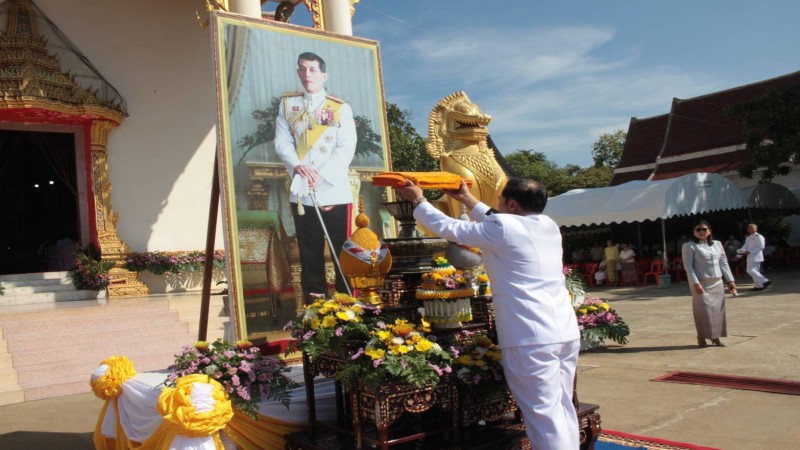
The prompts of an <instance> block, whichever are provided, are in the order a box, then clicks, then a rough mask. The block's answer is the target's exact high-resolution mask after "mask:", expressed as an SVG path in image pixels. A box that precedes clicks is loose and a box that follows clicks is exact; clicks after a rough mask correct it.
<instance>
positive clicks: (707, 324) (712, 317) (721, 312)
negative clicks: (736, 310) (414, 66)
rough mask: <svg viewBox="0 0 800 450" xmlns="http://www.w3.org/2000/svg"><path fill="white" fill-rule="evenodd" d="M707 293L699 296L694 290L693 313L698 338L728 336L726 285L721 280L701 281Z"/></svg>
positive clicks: (709, 279)
mask: <svg viewBox="0 0 800 450" xmlns="http://www.w3.org/2000/svg"><path fill="white" fill-rule="evenodd" d="M700 284H701V285H702V286H703V290H704V291H705V292H704V293H703V294H698V293H696V292H695V291H694V290H692V313H693V315H694V326H695V328H697V337H698V338H700V339H718V338H721V337H727V336H728V324H727V321H726V319H725V285H724V283H723V282H722V279H721V278H708V279H705V280H700Z"/></svg>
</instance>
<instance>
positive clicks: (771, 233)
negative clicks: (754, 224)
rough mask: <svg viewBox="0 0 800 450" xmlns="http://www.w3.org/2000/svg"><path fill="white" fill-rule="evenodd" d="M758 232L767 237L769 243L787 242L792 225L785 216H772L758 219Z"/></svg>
mask: <svg viewBox="0 0 800 450" xmlns="http://www.w3.org/2000/svg"><path fill="white" fill-rule="evenodd" d="M758 234H760V235H762V236H764V237H765V239H766V240H767V243H768V244H769V243H772V244H778V243H785V242H786V239H787V238H788V237H789V235H790V234H792V226H791V225H789V223H788V222H786V221H785V220H784V218H783V217H771V218H769V219H762V220H759V221H758Z"/></svg>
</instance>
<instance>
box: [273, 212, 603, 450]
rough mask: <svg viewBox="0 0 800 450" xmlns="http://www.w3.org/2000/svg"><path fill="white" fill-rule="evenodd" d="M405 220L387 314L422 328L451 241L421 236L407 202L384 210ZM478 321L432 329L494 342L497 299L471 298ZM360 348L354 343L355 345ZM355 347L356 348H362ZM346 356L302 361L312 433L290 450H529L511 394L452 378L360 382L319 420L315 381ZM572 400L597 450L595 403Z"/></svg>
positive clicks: (294, 440)
mask: <svg viewBox="0 0 800 450" xmlns="http://www.w3.org/2000/svg"><path fill="white" fill-rule="evenodd" d="M385 205H386V207H387V209H388V210H389V212H390V213H391V214H392V215H393V216H394V217H395V218H396V219H398V221H400V225H401V230H400V233H399V234H400V237H399V238H397V239H392V240H386V242H387V244H388V245H389V249H390V251H391V253H392V258H393V261H394V263H393V268H392V271H391V272H390V273H389V274H388V275H387V277H386V282H385V285H384V290H383V293H382V297H383V300H384V305H383V307H382V310H383V312H384V313H386V314H390V315H394V316H400V317H404V318H405V319H407V320H408V321H409V322H412V323H420V321H421V317H420V316H419V312H418V308H419V307H420V304H419V302H418V301H417V300H416V299H415V296H414V294H415V291H416V287H417V285H418V283H419V280H420V278H421V276H422V273H424V272H426V271H428V270H430V262H431V259H432V255H433V254H434V253H438V252H441V251H443V250H444V249H445V248H446V247H447V242H446V241H444V240H442V239H438V238H429V237H426V238H415V237H413V235H412V233H411V231H410V230H411V229H413V227H414V226H415V223H414V220H413V216H412V214H411V213H412V211H413V208H412V207H411V204H410V203H409V202H392V203H388V204H385ZM471 304H472V313H473V321H472V322H470V323H466V324H464V327H463V328H449V329H442V330H434V333H433V334H436V335H438V337H439V338H440V340H448V339H451V340H452V339H454V335H455V333H458V332H460V331H461V330H463V329H468V330H470V331H484V332H486V333H487V335H488V336H489V337H490V338H491V339H492V340H493V341H495V342H496V331H495V327H494V311H493V305H492V298H491V296H476V297H473V298H472V299H471ZM354 344H355V343H354ZM356 348H357V346H356ZM341 362H342V359H341V356H337V355H333V354H331V355H323V356H320V357H319V358H317V359H316V360H315V361H314V362H311V361H310V360H309V359H308V357H307V356H306V355H304V356H303V370H304V377H305V385H306V395H307V399H308V414H309V416H308V422H309V427H310V430H309V431H310V432H302V433H295V434H291V435H289V436H287V437H286V440H287V445H286V448H287V449H288V450H302V449H309V450H345V449H346V450H350V449H359V450H360V449H365V448H370V449H371V448H377V449H381V450H388V449H389V448H390V447H391V448H392V449H393V450H405V449H451V450H467V449H470V450H477V449H486V450H489V449H492V450H496V449H530V448H531V446H530V443H529V442H528V439H527V437H526V435H525V426H524V425H523V424H522V422H521V421H520V419H519V414H518V412H517V407H516V404H515V403H514V400H513V398H512V397H511V394H510V393H509V392H508V390H507V389H505V390H503V389H498V390H497V393H496V394H493V395H490V396H487V395H485V394H484V393H478V392H472V391H469V390H466V389H464V388H461V389H459V384H458V381H457V379H456V377H455V376H454V375H452V376H451V375H445V376H443V377H442V379H441V380H440V382H439V384H438V385H437V386H436V387H432V386H431V387H422V388H417V387H416V386H413V385H409V384H407V383H401V382H388V383H386V384H384V385H382V386H381V387H380V388H378V390H377V391H374V390H370V389H367V388H366V387H364V386H363V385H361V384H360V383H357V384H356V385H354V386H343V385H342V384H341V383H338V382H337V384H336V416H337V420H336V423H333V424H330V423H323V422H319V421H318V420H317V417H316V406H315V402H314V398H315V397H314V378H315V377H317V376H320V375H321V376H324V377H328V378H332V377H334V376H335V374H336V371H337V370H338V367H339V365H340V363H341ZM573 402H574V403H575V405H576V409H577V410H578V419H579V423H580V433H581V438H580V439H581V449H583V450H591V449H593V448H594V443H595V441H596V440H597V437H598V435H599V434H600V415H599V414H598V413H597V409H598V408H599V407H598V406H597V405H591V404H583V403H579V402H578V398H577V389H576V390H575V392H574V393H573Z"/></svg>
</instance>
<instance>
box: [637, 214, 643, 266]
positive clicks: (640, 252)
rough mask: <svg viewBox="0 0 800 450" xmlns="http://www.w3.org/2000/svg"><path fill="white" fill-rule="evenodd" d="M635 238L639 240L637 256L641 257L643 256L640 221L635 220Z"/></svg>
mask: <svg viewBox="0 0 800 450" xmlns="http://www.w3.org/2000/svg"><path fill="white" fill-rule="evenodd" d="M636 239H637V240H638V241H639V247H637V250H638V251H639V255H638V257H639V258H641V257H642V256H644V255H643V252H642V222H636Z"/></svg>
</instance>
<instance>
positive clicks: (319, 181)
mask: <svg viewBox="0 0 800 450" xmlns="http://www.w3.org/2000/svg"><path fill="white" fill-rule="evenodd" d="M212 25H213V30H214V33H213V36H214V55H215V63H216V64H215V66H216V80H217V99H218V100H217V101H218V111H219V117H218V136H219V154H218V160H219V168H220V180H221V183H220V185H221V192H222V205H223V208H222V209H223V213H224V218H225V220H224V225H225V236H226V250H227V254H228V257H227V259H228V263H229V273H230V276H229V280H228V290H229V298H230V300H231V303H232V306H233V307H232V310H231V314H232V319H233V321H234V323H235V325H236V330H237V334H238V337H240V338H248V339H251V340H254V341H260V340H262V339H268V340H270V341H272V340H280V339H282V338H285V337H286V336H283V334H282V333H283V332H282V327H283V325H285V324H286V322H287V321H288V320H290V319H293V318H295V317H296V314H297V311H298V310H299V309H300V307H302V305H304V304H307V303H308V302H309V301H310V299H311V298H314V297H316V296H326V295H329V293H330V291H331V290H336V291H340V292H343V291H345V286H344V281H343V280H342V279H341V275H340V274H338V273H336V271H335V270H333V265H332V264H331V253H332V252H333V251H335V252H337V253H338V251H339V249H341V247H342V244H343V243H344V241H345V240H346V238H347V236H348V235H349V233H350V232H352V227H353V218H354V216H355V215H356V214H357V213H358V201H359V199H360V198H361V199H363V200H364V209H365V213H367V214H368V216H369V217H370V222H371V229H372V230H373V231H375V232H376V233H378V234H379V235H382V236H384V237H391V236H393V234H394V228H393V222H392V219H391V217H390V216H389V215H388V213H386V212H385V211H384V210H383V208H382V207H381V206H380V203H381V202H383V201H386V200H387V199H386V198H384V196H385V195H386V193H385V191H384V189H382V188H377V187H373V186H372V184H371V182H370V181H371V179H372V176H373V175H375V174H376V173H379V172H383V171H386V170H389V169H390V167H389V165H390V163H389V161H390V155H389V145H388V127H387V124H386V112H385V111H386V107H385V100H384V94H383V83H382V76H381V65H380V53H379V48H378V44H377V42H375V41H370V40H367V39H361V38H356V37H351V36H342V35H338V34H333V33H328V32H324V31H320V30H313V29H309V28H304V27H298V26H293V25H288V24H284V23H278V22H272V21H266V20H258V19H252V18H248V17H244V16H239V15H233V14H227V13H219V12H218V13H214V14H213V15H212Z"/></svg>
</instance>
